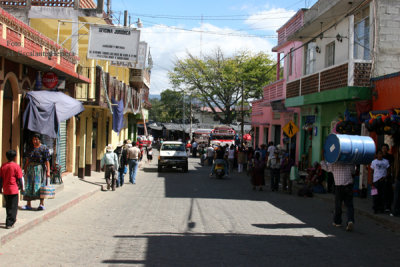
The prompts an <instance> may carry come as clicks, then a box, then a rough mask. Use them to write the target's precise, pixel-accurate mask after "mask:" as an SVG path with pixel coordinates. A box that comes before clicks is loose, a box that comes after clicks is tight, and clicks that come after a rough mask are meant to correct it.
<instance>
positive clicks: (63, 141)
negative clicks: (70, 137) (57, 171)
mask: <svg viewBox="0 0 400 267" xmlns="http://www.w3.org/2000/svg"><path fill="white" fill-rule="evenodd" d="M57 139H58V140H57V162H58V164H59V165H60V167H61V172H65V171H66V170H67V122H66V121H63V122H61V123H60V134H59V136H58V138H57Z"/></svg>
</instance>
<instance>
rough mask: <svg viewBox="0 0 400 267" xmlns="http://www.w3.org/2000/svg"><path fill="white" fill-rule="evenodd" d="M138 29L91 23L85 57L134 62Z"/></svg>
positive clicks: (136, 57)
mask: <svg viewBox="0 0 400 267" xmlns="http://www.w3.org/2000/svg"><path fill="white" fill-rule="evenodd" d="M139 40H140V31H138V30H136V29H132V28H125V27H118V26H109V25H91V26H90V35H89V48H88V55H87V57H88V58H90V59H100V60H110V61H111V60H112V61H122V62H136V61H137V59H138V50H139Z"/></svg>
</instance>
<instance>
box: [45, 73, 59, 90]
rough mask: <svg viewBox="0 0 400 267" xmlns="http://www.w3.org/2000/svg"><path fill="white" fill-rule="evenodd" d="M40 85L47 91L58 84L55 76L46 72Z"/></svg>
mask: <svg viewBox="0 0 400 267" xmlns="http://www.w3.org/2000/svg"><path fill="white" fill-rule="evenodd" d="M42 84H43V85H44V86H45V87H46V88H48V89H53V88H54V87H56V85H57V84H58V76H57V74H55V73H54V72H46V73H45V74H43V77H42Z"/></svg>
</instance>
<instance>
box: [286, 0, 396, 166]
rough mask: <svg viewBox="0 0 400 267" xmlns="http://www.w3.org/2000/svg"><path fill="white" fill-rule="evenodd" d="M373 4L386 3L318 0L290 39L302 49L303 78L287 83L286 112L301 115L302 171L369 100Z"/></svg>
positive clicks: (372, 53) (372, 42) (317, 158)
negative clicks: (294, 110)
mask: <svg viewBox="0 0 400 267" xmlns="http://www.w3.org/2000/svg"><path fill="white" fill-rule="evenodd" d="M377 2H390V1H362V0H358V1H351V2H349V1H343V0H332V1H327V0H320V1H318V2H317V3H316V4H315V5H313V6H312V7H311V8H310V9H309V10H307V11H306V12H305V13H304V25H303V26H302V27H301V28H300V29H298V30H297V31H296V32H294V33H292V34H291V35H290V36H289V37H288V39H289V40H291V41H300V42H302V43H303V45H302V48H303V49H302V50H303V55H304V56H303V60H302V64H301V66H302V72H301V77H299V78H298V79H295V80H291V81H289V82H287V89H286V101H285V106H286V107H287V108H291V107H299V108H300V109H301V117H300V123H299V124H300V129H301V134H300V136H301V139H300V159H302V161H303V163H304V164H303V165H304V166H307V165H308V166H310V165H311V164H312V163H313V162H315V161H320V160H321V155H322V147H323V143H324V140H325V138H326V136H327V135H329V134H330V133H332V132H336V129H337V127H336V125H337V124H338V123H340V122H342V121H351V120H352V118H357V117H358V115H357V105H359V104H360V103H362V102H363V101H365V100H370V99H371V90H370V78H371V72H372V68H373V67H376V63H377V58H376V57H375V54H374V51H375V49H376V48H377V47H375V48H374V41H373V40H376V39H375V38H374V35H373V32H374V30H373V29H374V25H377V24H376V23H377V22H376V20H375V18H374V15H373V14H374V10H375V9H374V3H377ZM392 2H393V1H392ZM370 25H371V26H370ZM377 45H379V44H377ZM374 61H375V63H374V64H375V65H373V62H374ZM354 121H357V119H354ZM355 124H357V122H355ZM357 127H358V129H357V130H355V131H358V132H359V134H361V133H360V129H361V127H359V126H357V125H356V126H355V128H354V129H356V128H357ZM352 129H353V128H352Z"/></svg>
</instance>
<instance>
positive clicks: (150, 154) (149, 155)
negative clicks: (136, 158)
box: [147, 147, 153, 163]
mask: <svg viewBox="0 0 400 267" xmlns="http://www.w3.org/2000/svg"><path fill="white" fill-rule="evenodd" d="M152 160H153V148H152V147H149V148H148V149H147V161H148V162H149V163H151V161H152Z"/></svg>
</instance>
